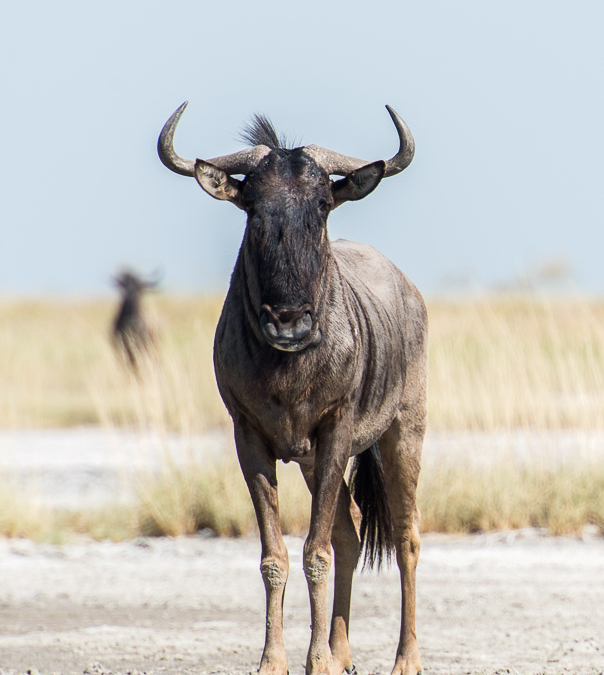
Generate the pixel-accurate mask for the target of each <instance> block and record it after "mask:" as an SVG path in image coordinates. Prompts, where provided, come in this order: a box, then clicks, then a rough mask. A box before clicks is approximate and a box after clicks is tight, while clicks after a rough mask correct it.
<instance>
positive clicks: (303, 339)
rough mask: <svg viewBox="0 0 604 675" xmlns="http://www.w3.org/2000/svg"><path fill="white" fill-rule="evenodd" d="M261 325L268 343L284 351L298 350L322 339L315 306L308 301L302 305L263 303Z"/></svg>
mask: <svg viewBox="0 0 604 675" xmlns="http://www.w3.org/2000/svg"><path fill="white" fill-rule="evenodd" d="M260 326H261V327H262V334H263V335H264V337H265V339H266V341H267V342H268V344H269V345H270V346H271V347H274V348H275V349H279V350H281V351H284V352H298V351H301V350H302V349H305V348H306V347H308V346H310V345H311V344H313V345H314V344H318V343H319V341H320V340H321V333H320V331H319V327H318V324H317V322H316V321H315V316H314V311H313V308H312V306H311V305H310V304H308V303H306V304H304V305H302V306H301V307H277V306H276V307H271V306H270V305H266V304H265V305H262V307H261V309H260Z"/></svg>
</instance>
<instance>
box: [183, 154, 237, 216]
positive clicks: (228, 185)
mask: <svg viewBox="0 0 604 675" xmlns="http://www.w3.org/2000/svg"><path fill="white" fill-rule="evenodd" d="M195 178H196V179H197V182H198V183H199V184H200V185H201V187H202V188H203V189H204V190H205V191H206V192H207V193H208V194H209V195H210V196H211V197H214V199H222V200H226V201H228V202H232V203H233V204H235V206H238V207H239V208H240V209H242V208H243V204H242V196H241V181H240V180H237V179H236V178H233V177H231V176H229V174H228V173H227V172H226V171H223V170H222V169H219V168H218V167H217V166H214V165H213V164H210V163H209V162H204V160H203V159H197V160H195Z"/></svg>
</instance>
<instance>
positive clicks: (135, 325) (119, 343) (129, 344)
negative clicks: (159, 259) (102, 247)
mask: <svg viewBox="0 0 604 675" xmlns="http://www.w3.org/2000/svg"><path fill="white" fill-rule="evenodd" d="M113 281H114V283H115V285H116V286H117V287H118V288H119V290H120V293H121V295H122V300H121V302H120V306H119V308H118V311H117V314H116V315H115V318H114V320H113V330H112V335H113V342H114V345H115V347H116V349H117V351H118V353H119V354H120V355H121V356H122V357H123V358H124V360H125V361H126V363H127V365H128V366H129V367H130V368H131V369H132V371H133V372H134V373H136V374H138V372H139V360H140V357H141V355H142V354H147V353H149V350H150V349H151V347H152V345H153V341H154V340H153V335H152V332H151V330H150V329H149V326H148V325H147V322H146V321H145V319H144V318H143V315H142V312H141V296H142V294H143V293H144V292H145V291H148V290H154V289H156V288H157V285H158V283H159V277H158V275H156V277H155V278H153V279H148V280H145V279H142V278H141V277H140V276H138V275H137V274H134V272H130V271H123V272H120V274H118V275H117V276H116V277H114V279H113Z"/></svg>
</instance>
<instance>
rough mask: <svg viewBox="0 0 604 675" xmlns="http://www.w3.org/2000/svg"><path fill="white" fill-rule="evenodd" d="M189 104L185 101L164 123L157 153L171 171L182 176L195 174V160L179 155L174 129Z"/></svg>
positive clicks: (158, 140)
mask: <svg viewBox="0 0 604 675" xmlns="http://www.w3.org/2000/svg"><path fill="white" fill-rule="evenodd" d="M188 105H189V102H188V101H185V102H184V103H183V104H182V105H181V106H180V107H178V108H177V109H176V110H175V111H174V112H173V113H172V115H171V117H170V119H169V120H168V121H167V122H166V123H165V124H164V126H163V129H162V130H161V133H160V135H159V138H158V139H157V154H158V155H159V158H160V159H161V161H162V164H163V165H164V166H167V167H168V169H170V171H174V173H179V174H180V175H181V176H194V175H195V162H193V161H192V160H190V159H183V158H182V157H180V156H179V155H177V154H176V152H175V150H174V131H175V130H176V125H177V124H178V121H179V120H180V118H181V116H182V114H183V112H184V111H185V108H186V107H187V106H188Z"/></svg>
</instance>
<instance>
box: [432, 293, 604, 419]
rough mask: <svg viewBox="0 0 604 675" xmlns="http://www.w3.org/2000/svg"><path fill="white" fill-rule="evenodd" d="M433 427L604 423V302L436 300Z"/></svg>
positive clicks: (433, 341)
mask: <svg viewBox="0 0 604 675" xmlns="http://www.w3.org/2000/svg"><path fill="white" fill-rule="evenodd" d="M429 314H430V324H431V342H430V389H429V392H430V395H429V406H430V408H429V419H430V426H431V428H432V429H442V430H446V429H456V430H463V429H477V430H497V429H515V428H533V429H554V430H555V429H564V428H579V429H584V430H590V429H603V428H604V303H602V302H587V301H584V300H569V299H560V300H551V299H549V300H546V299H543V300H539V299H536V298H531V299H527V298H486V299H484V300H473V301H459V302H455V303H432V304H431V305H430V306H429Z"/></svg>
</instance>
